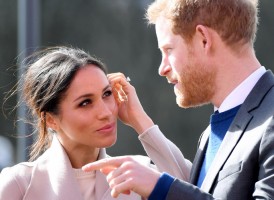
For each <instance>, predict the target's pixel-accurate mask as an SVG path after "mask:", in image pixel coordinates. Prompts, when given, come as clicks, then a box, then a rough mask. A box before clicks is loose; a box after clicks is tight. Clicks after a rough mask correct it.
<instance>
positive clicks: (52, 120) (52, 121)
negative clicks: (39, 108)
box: [41, 112, 58, 131]
mask: <svg viewBox="0 0 274 200" xmlns="http://www.w3.org/2000/svg"><path fill="white" fill-rule="evenodd" d="M41 118H42V119H44V120H46V125H47V127H48V128H51V129H53V130H55V131H56V130H58V121H57V118H56V117H55V116H54V115H53V114H51V113H49V112H42V113H41Z"/></svg>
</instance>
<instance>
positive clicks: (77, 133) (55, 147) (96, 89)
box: [0, 47, 153, 200]
mask: <svg viewBox="0 0 274 200" xmlns="http://www.w3.org/2000/svg"><path fill="white" fill-rule="evenodd" d="M23 83H24V84H23V96H24V100H25V102H26V103H27V105H28V107H29V108H30V110H31V111H32V113H33V116H34V117H35V118H36V119H37V129H38V136H37V140H36V142H35V143H34V145H33V146H32V151H31V154H30V155H31V160H32V161H31V162H24V163H19V164H17V165H15V166H13V167H11V168H6V169H4V170H3V171H2V172H1V175H0V199H1V200H8V199H12V200H21V199H24V200H34V199H35V200H36V199H39V200H55V199H59V200H60V199H66V200H80V199H97V200H102V199H113V198H112V197H111V194H110V192H111V190H110V188H109V186H108V183H107V181H106V177H105V176H104V175H103V174H101V173H100V172H99V171H96V172H95V171H93V172H88V173H87V172H83V171H82V170H81V167H82V166H83V165H85V164H87V163H90V162H94V161H96V160H98V159H102V158H106V157H107V154H106V152H105V148H107V147H110V146H112V145H113V144H114V143H115V142H116V137H117V135H116V132H117V116H118V107H117V104H116V102H115V99H114V97H113V93H112V87H111V85H110V83H109V81H108V78H107V76H106V68H105V66H104V65H103V64H102V63H101V62H100V61H99V60H97V59H95V58H93V57H91V56H90V55H88V54H87V53H85V52H84V51H82V50H79V49H73V48H67V47H57V48H50V49H46V50H44V51H42V52H39V53H38V54H36V55H34V56H32V57H31V59H30V62H29V63H28V66H27V70H26V73H25V75H24V76H23ZM116 90H117V91H118V93H119V94H122V95H123V92H122V90H121V88H120V87H119V84H116V86H115V91H116ZM118 93H117V94H118ZM117 94H116V97H117ZM122 100H126V99H122ZM134 159H136V160H137V161H138V162H142V163H144V164H145V165H147V166H150V167H153V166H151V165H150V159H149V158H148V157H144V156H136V157H134ZM118 199H136V200H137V199H142V198H141V197H140V196H138V195H137V194H136V193H133V192H131V193H128V194H125V195H120V196H119V198H118Z"/></svg>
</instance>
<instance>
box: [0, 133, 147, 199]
mask: <svg viewBox="0 0 274 200" xmlns="http://www.w3.org/2000/svg"><path fill="white" fill-rule="evenodd" d="M105 157H108V156H107V155H106V152H105V149H102V150H101V151H100V158H99V159H102V158H105ZM136 158H137V159H138V160H139V161H140V162H142V163H144V164H146V165H147V166H150V165H151V164H150V159H149V158H148V157H145V156H136ZM95 187H96V188H95V191H96V194H95V196H96V200H113V199H114V198H112V197H111V195H110V192H111V190H110V188H109V186H108V183H107V181H106V178H105V176H104V175H103V174H101V173H100V172H99V171H96V185H95ZM82 199H83V197H82V195H81V192H80V189H79V186H78V183H77V180H76V178H75V175H74V171H73V168H72V166H71V163H70V161H69V158H68V156H67V154H66V152H65V151H64V149H63V147H62V145H61V144H60V143H59V141H58V140H57V138H54V139H53V143H52V145H51V147H50V148H49V149H48V150H47V151H46V152H45V153H44V154H43V155H42V156H41V157H39V158H38V159H37V160H36V161H35V162H24V163H20V164H17V165H15V166H13V167H10V168H6V169H4V170H3V171H2V172H1V174H0V200H82ZM124 199H130V200H141V199H142V198H141V197H140V196H139V195H137V194H135V193H133V192H131V195H130V196H129V195H119V197H118V198H116V200H124Z"/></svg>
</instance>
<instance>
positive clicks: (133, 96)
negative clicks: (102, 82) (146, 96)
mask: <svg viewBox="0 0 274 200" xmlns="http://www.w3.org/2000/svg"><path fill="white" fill-rule="evenodd" d="M108 79H109V82H110V84H111V86H112V89H113V94H114V98H115V100H116V102H117V104H118V108H119V119H120V120H121V121H122V122H123V123H125V124H126V125H129V126H131V127H132V128H133V129H135V131H136V132H137V133H138V134H141V133H143V132H144V131H145V130H147V129H148V128H150V127H151V126H153V125H154V123H153V121H152V120H151V118H150V117H149V116H148V115H147V114H146V112H145V111H144V109H143V107H142V105H141V103H140V101H139V98H138V96H137V93H136V90H135V88H134V87H133V86H132V85H131V84H130V83H129V82H128V81H127V80H126V77H125V75H124V74H122V73H119V72H118V73H111V74H108Z"/></svg>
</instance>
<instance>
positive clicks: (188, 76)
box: [175, 64, 216, 108]
mask: <svg viewBox="0 0 274 200" xmlns="http://www.w3.org/2000/svg"><path fill="white" fill-rule="evenodd" d="M215 76H216V73H215V71H213V70H208V69H206V68H205V67H203V66H201V65H197V64H196V65H189V66H187V67H186V68H185V69H184V71H183V72H181V74H180V80H179V83H178V84H179V85H178V88H175V94H176V97H177V98H176V102H177V104H178V105H179V106H180V107H183V108H189V107H197V106H201V105H204V104H208V103H210V101H211V100H212V97H213V95H214V91H215V80H216V79H215Z"/></svg>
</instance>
